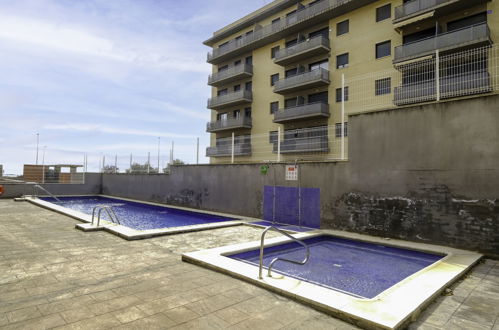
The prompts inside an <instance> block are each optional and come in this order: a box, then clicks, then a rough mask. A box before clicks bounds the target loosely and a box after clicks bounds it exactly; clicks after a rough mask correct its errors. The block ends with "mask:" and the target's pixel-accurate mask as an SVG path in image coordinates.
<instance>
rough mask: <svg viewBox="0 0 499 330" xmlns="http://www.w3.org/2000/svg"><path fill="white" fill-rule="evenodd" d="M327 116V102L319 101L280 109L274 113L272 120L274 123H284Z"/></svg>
mask: <svg viewBox="0 0 499 330" xmlns="http://www.w3.org/2000/svg"><path fill="white" fill-rule="evenodd" d="M328 117H329V104H326V103H320V102H319V103H310V104H303V105H298V106H295V107H292V108H285V109H281V110H279V111H277V112H276V113H274V120H273V121H274V123H286V122H292V121H296V120H303V119H312V118H328Z"/></svg>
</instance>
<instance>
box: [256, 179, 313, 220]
mask: <svg viewBox="0 0 499 330" xmlns="http://www.w3.org/2000/svg"><path fill="white" fill-rule="evenodd" d="M298 193H299V191H298V188H296V187H279V186H276V187H275V214H274V217H275V221H276V222H280V223H286V224H290V225H299V222H301V225H302V226H306V227H312V228H319V227H320V203H321V201H320V189H319V188H301V189H300V194H301V212H300V213H301V219H299V218H298V196H299V195H298ZM273 196H274V187H273V186H265V187H264V190H263V218H264V220H267V221H272V220H273V219H272V217H273V207H274V201H273ZM299 220H300V221H299Z"/></svg>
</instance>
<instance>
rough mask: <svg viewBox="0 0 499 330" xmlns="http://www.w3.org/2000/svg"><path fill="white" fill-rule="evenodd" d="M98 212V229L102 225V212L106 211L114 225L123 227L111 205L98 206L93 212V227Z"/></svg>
mask: <svg viewBox="0 0 499 330" xmlns="http://www.w3.org/2000/svg"><path fill="white" fill-rule="evenodd" d="M96 211H97V227H99V224H100V217H101V213H102V211H106V213H107V216H108V217H109V219H110V220H111V222H112V223H117V224H118V225H121V223H120V221H119V220H118V217H117V216H116V213H115V212H114V210H113V207H112V206H111V205H96V206H95V207H94V208H93V210H92V226H93V225H94V219H95V212H96Z"/></svg>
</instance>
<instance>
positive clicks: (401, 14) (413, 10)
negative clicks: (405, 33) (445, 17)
mask: <svg viewBox="0 0 499 330" xmlns="http://www.w3.org/2000/svg"><path fill="white" fill-rule="evenodd" d="M454 1H455V0H413V1H409V2H406V3H404V4H403V5H401V6H398V7H396V8H395V21H400V20H402V19H405V18H409V17H411V16H414V15H416V14H420V13H424V12H425V11H429V10H431V9H433V8H435V7H437V6H440V5H442V4H445V3H448V2H454Z"/></svg>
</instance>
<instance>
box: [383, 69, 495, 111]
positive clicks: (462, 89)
mask: <svg viewBox="0 0 499 330" xmlns="http://www.w3.org/2000/svg"><path fill="white" fill-rule="evenodd" d="M436 91H437V87H436V82H435V80H434V79H432V80H425V81H421V82H417V83H411V84H405V85H402V86H400V87H395V89H394V100H393V102H394V103H395V104H396V105H405V104H413V103H421V102H428V101H435V100H436V99H437V93H436ZM490 91H492V86H491V82H490V75H489V73H488V72H487V71H486V70H477V71H472V72H466V73H461V74H456V75H449V76H444V77H442V78H440V98H441V99H448V98H452V97H459V96H466V95H473V94H481V93H487V92H490Z"/></svg>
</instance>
